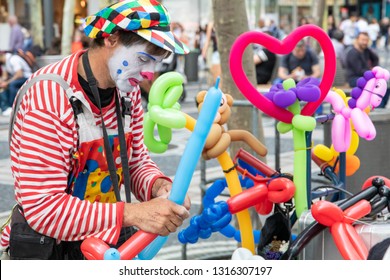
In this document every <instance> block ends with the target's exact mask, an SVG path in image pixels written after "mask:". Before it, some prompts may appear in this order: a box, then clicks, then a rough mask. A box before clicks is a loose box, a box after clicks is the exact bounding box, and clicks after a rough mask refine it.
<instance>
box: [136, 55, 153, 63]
mask: <svg viewBox="0 0 390 280" xmlns="http://www.w3.org/2000/svg"><path fill="white" fill-rule="evenodd" d="M138 59H139V61H140V62H141V63H146V62H148V61H150V58H148V57H146V56H143V55H141V56H139V57H138Z"/></svg>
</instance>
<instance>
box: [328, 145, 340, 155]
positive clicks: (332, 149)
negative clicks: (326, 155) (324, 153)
mask: <svg viewBox="0 0 390 280" xmlns="http://www.w3.org/2000/svg"><path fill="white" fill-rule="evenodd" d="M330 150H331V152H332V154H333V157H338V156H339V154H340V153H339V152H338V151H336V150H335V149H334V147H333V144H332V145H331V146H330Z"/></svg>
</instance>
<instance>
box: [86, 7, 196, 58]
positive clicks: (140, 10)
mask: <svg viewBox="0 0 390 280" xmlns="http://www.w3.org/2000/svg"><path fill="white" fill-rule="evenodd" d="M170 22H171V20H170V16H169V13H168V11H167V9H166V8H165V7H164V6H163V5H161V4H160V3H159V2H157V1H155V0H136V1H134V0H133V1H132V0H128V1H122V2H118V3H115V4H112V5H111V6H108V7H106V8H104V9H102V10H101V11H99V12H98V13H96V14H95V15H92V16H88V17H87V18H86V19H85V22H84V26H83V27H84V32H85V34H86V35H87V36H88V37H90V38H102V37H108V36H110V35H111V34H114V33H115V32H116V31H118V30H125V31H132V32H134V33H137V34H138V35H139V36H141V37H142V38H144V39H145V40H147V41H149V42H151V43H153V44H155V45H157V46H159V47H161V48H163V49H166V50H168V51H170V52H174V53H177V54H187V53H189V49H188V47H187V46H186V45H184V44H183V43H182V42H181V41H180V40H179V39H178V38H176V36H175V35H174V34H173V33H172V31H171V28H170Z"/></svg>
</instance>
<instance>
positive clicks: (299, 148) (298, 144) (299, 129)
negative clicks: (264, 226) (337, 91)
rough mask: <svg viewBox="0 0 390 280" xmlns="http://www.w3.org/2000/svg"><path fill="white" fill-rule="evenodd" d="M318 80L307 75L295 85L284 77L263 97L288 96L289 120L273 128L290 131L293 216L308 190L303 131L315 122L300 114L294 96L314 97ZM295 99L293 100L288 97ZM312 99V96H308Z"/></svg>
mask: <svg viewBox="0 0 390 280" xmlns="http://www.w3.org/2000/svg"><path fill="white" fill-rule="evenodd" d="M319 91H320V89H319V88H318V80H317V79H314V78H307V79H304V80H303V81H301V82H299V83H298V84H297V85H296V86H295V82H294V81H293V80H292V79H288V80H285V81H284V82H283V88H281V87H280V86H278V87H274V88H273V90H272V91H270V94H268V95H267V98H270V99H272V101H273V102H275V101H277V103H278V104H279V105H281V103H280V102H278V100H281V99H283V94H285V95H286V96H289V97H288V99H291V100H290V101H289V102H288V103H284V104H283V106H288V110H289V111H291V113H292V114H293V115H294V117H293V119H292V122H291V123H284V122H279V123H278V124H277V129H278V131H279V132H280V133H282V134H284V133H287V132H289V131H292V133H293V141H294V184H295V187H296V188H297V190H296V192H295V195H294V199H295V209H296V214H297V217H299V216H300V215H301V214H302V212H303V211H305V210H307V209H308V208H309V205H308V193H307V188H306V186H307V181H306V178H307V176H306V172H307V171H306V166H307V162H306V161H307V156H306V150H307V144H306V137H305V133H306V131H313V130H314V128H315V126H316V121H315V119H314V118H313V117H310V116H303V115H301V107H300V103H299V102H300V101H299V99H298V98H297V97H298V96H299V98H303V99H304V100H309V99H311V98H313V97H308V96H311V95H313V96H315V97H317V98H319V96H320V95H319ZM294 98H295V100H294V102H293V103H292V100H293V99H294ZM312 100H314V99H312Z"/></svg>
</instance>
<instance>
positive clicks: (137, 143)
mask: <svg viewBox="0 0 390 280" xmlns="http://www.w3.org/2000/svg"><path fill="white" fill-rule="evenodd" d="M132 104H134V105H133V106H134V107H133V112H132V124H131V125H132V126H133V145H132V156H131V160H130V174H131V180H132V182H131V183H132V184H131V186H132V192H133V194H134V195H135V196H136V198H137V199H138V200H140V201H146V200H150V199H151V192H152V186H153V183H154V181H155V180H156V179H158V178H164V179H166V180H168V181H171V179H170V178H169V177H166V176H164V174H163V173H162V172H161V171H160V169H159V168H158V167H157V165H156V164H155V163H154V162H153V160H152V159H151V158H150V156H149V151H148V149H147V148H146V146H145V144H144V135H143V109H142V104H141V95H140V92H138V93H137V94H134V95H133V102H132Z"/></svg>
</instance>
